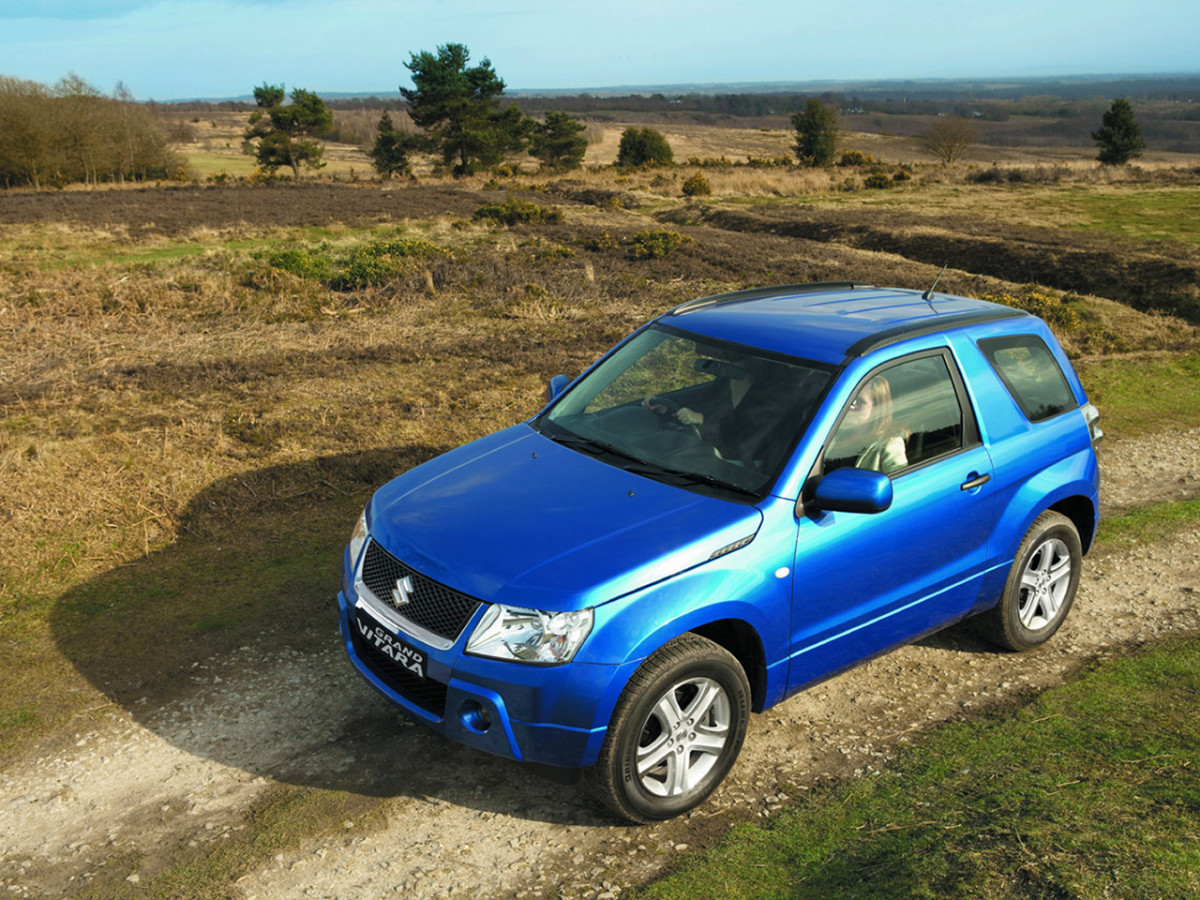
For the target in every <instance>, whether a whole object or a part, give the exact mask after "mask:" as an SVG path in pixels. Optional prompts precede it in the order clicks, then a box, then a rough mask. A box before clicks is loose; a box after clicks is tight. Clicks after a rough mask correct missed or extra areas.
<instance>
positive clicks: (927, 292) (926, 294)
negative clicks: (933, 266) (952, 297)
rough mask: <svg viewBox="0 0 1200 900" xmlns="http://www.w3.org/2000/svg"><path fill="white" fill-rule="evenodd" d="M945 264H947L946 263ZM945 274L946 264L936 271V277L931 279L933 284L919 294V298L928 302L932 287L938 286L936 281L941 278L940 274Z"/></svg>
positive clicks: (931, 294)
mask: <svg viewBox="0 0 1200 900" xmlns="http://www.w3.org/2000/svg"><path fill="white" fill-rule="evenodd" d="M946 265H949V263H947V264H946ZM945 274H946V266H942V271H940V272H938V276H937V278H935V279H933V284H931V285H930V286H929V290H927V291H926V292H925V293H923V294H922V295H921V299H922V300H924V301H925V302H926V303H928V302H929V301H930V300H932V299H933V289H934V288H935V287H937V286H938V282H939V281H941V280H942V276H943V275H945Z"/></svg>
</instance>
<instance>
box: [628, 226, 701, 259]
mask: <svg viewBox="0 0 1200 900" xmlns="http://www.w3.org/2000/svg"><path fill="white" fill-rule="evenodd" d="M691 242H692V239H691V238H690V237H688V236H687V235H686V234H680V233H679V232H677V231H671V230H669V229H666V228H645V229H643V230H641V231H639V232H638V233H637V234H635V235H634V236H633V246H632V247H631V248H630V250H629V258H630V259H666V258H667V257H668V256H670V255H671V254H672V253H674V252H675V251H676V250H678V249H679V248H680V247H681V246H682V245H683V244H690V243H691Z"/></svg>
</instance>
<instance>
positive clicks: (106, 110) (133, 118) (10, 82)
mask: <svg viewBox="0 0 1200 900" xmlns="http://www.w3.org/2000/svg"><path fill="white" fill-rule="evenodd" d="M182 166H183V163H182V160H181V159H180V158H179V157H178V155H177V154H175V153H173V152H172V151H171V149H170V147H169V145H168V141H167V138H166V136H165V135H164V133H163V131H162V129H161V127H160V126H159V123H158V122H157V120H156V118H155V116H154V113H153V111H152V110H150V109H148V108H147V107H146V106H145V105H144V104H140V103H137V102H135V101H134V99H133V97H132V95H131V94H130V93H129V91H128V90H127V89H126V88H125V87H124V86H123V85H118V86H117V89H116V91H114V93H113V94H112V96H105V95H104V94H101V93H100V92H99V91H98V90H96V89H95V88H94V87H92V86H91V85H90V84H88V83H87V82H86V81H84V80H83V79H81V78H79V77H78V76H76V75H69V76H67V77H66V78H63V79H61V80H60V81H58V82H57V83H56V84H54V85H53V86H50V87H47V86H45V85H42V84H38V83H36V82H32V81H22V80H20V79H16V78H8V77H5V76H0V185H2V186H4V187H22V186H29V187H34V188H42V187H62V186H63V185H66V184H72V183H84V184H92V185H95V184H100V183H102V182H125V181H146V180H156V179H163V178H168V177H171V176H173V175H175V174H177V173H178V172H179V171H180V170H181V169H182Z"/></svg>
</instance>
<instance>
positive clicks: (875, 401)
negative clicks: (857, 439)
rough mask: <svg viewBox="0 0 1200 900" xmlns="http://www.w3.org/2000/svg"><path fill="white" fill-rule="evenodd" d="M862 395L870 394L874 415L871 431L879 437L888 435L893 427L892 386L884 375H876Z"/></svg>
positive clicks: (864, 388)
mask: <svg viewBox="0 0 1200 900" xmlns="http://www.w3.org/2000/svg"><path fill="white" fill-rule="evenodd" d="M859 393H860V394H868V393H869V394H870V396H871V403H872V407H873V413H872V415H871V422H870V423H869V424H870V427H871V431H873V432H874V433H875V434H878V435H884V434H887V433H888V431H889V430H890V429H891V427H892V385H891V382H889V381H888V380H887V379H886V378H884V377H883V376H882V375H876V376H875V377H874V378H872V379H871V380H870V381H868V382H867V383H866V385H864V386H863V389H862V390H861V391H860V392H859Z"/></svg>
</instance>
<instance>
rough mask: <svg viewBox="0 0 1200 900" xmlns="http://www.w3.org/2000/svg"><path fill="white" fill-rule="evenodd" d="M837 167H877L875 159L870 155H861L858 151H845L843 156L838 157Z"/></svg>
mask: <svg viewBox="0 0 1200 900" xmlns="http://www.w3.org/2000/svg"><path fill="white" fill-rule="evenodd" d="M837 165H839V166H843V167H845V166H873V165H875V157H874V156H872V155H871V154H870V153H860V152H859V151H857V150H843V151H842V155H841V156H840V157H838V161H837Z"/></svg>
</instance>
